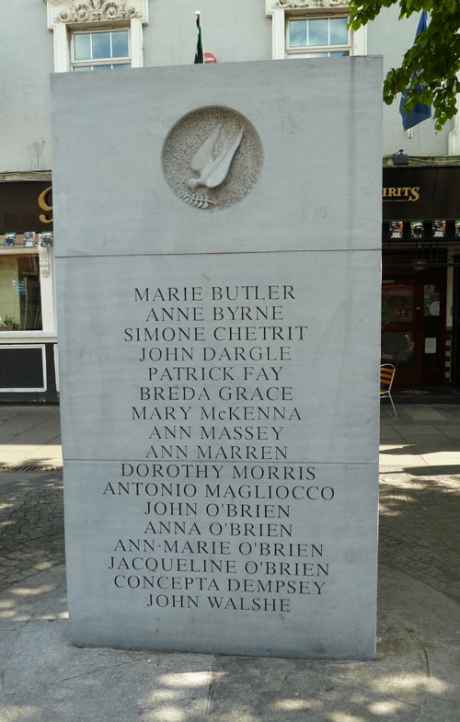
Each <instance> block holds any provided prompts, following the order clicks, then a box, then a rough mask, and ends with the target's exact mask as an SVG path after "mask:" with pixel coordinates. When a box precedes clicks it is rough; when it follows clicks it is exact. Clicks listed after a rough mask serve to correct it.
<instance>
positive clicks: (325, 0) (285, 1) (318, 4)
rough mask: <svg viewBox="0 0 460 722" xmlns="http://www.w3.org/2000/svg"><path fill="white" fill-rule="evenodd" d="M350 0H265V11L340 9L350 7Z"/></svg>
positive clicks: (270, 12)
mask: <svg viewBox="0 0 460 722" xmlns="http://www.w3.org/2000/svg"><path fill="white" fill-rule="evenodd" d="M348 4H349V3H348V0H265V11H266V14H267V15H271V14H272V11H273V10H276V9H281V10H338V9H340V8H343V9H346V8H347V7H348Z"/></svg>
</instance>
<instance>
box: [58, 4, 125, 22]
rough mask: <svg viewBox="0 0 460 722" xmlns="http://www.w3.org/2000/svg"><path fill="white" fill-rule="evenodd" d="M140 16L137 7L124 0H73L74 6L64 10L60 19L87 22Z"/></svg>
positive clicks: (62, 20) (59, 16)
mask: <svg viewBox="0 0 460 722" xmlns="http://www.w3.org/2000/svg"><path fill="white" fill-rule="evenodd" d="M138 16H139V12H138V11H137V10H136V8H135V7H133V6H131V5H128V4H127V3H126V2H125V1H124V0H118V1H117V0H73V2H72V7H71V8H69V10H63V11H62V12H61V13H60V14H59V15H58V19H59V20H60V21H61V22H63V23H85V22H102V21H104V20H127V19H129V18H135V17H138Z"/></svg>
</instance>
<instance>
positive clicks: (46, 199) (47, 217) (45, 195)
mask: <svg viewBox="0 0 460 722" xmlns="http://www.w3.org/2000/svg"><path fill="white" fill-rule="evenodd" d="M51 189H52V187H51V186H48V188H45V190H44V191H42V192H41V193H40V195H39V196H38V201H37V202H38V207H39V208H40V209H41V210H42V211H45V212H44V213H40V215H39V217H38V218H39V221H40V223H52V222H53V206H51V205H50V195H51Z"/></svg>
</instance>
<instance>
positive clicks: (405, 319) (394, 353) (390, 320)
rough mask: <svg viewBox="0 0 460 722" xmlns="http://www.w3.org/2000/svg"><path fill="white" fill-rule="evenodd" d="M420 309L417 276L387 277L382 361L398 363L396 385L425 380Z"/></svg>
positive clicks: (419, 382)
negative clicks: (420, 346) (395, 278)
mask: <svg viewBox="0 0 460 722" xmlns="http://www.w3.org/2000/svg"><path fill="white" fill-rule="evenodd" d="M419 312H420V309H419V307H418V306H417V293H416V284H415V280H414V279H407V280H403V279H397V280H385V279H384V281H383V285H382V356H381V358H382V363H392V364H394V365H395V366H396V369H397V371H396V377H395V385H397V386H403V387H404V386H417V385H418V384H421V383H422V368H421V363H420V354H419V353H418V352H417V351H418V347H419V328H418V326H419V323H418V315H419Z"/></svg>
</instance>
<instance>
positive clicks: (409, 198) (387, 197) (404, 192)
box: [383, 186, 421, 203]
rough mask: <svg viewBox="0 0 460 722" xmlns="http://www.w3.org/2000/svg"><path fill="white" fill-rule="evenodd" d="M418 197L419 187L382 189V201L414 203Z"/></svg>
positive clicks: (389, 187) (386, 187)
mask: <svg viewBox="0 0 460 722" xmlns="http://www.w3.org/2000/svg"><path fill="white" fill-rule="evenodd" d="M420 195H421V188H420V186H385V187H384V189H383V200H384V201H399V202H407V203H416V202H417V201H418V200H420Z"/></svg>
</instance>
